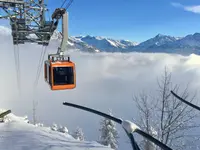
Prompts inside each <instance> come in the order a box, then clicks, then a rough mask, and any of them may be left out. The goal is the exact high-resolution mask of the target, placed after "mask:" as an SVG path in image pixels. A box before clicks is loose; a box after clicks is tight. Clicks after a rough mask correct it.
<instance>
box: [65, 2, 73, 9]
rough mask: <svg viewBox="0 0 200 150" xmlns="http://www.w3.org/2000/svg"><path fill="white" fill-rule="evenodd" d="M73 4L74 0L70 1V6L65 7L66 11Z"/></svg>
mask: <svg viewBox="0 0 200 150" xmlns="http://www.w3.org/2000/svg"><path fill="white" fill-rule="evenodd" d="M72 2H73V0H70V1H69V3H68V4H67V5H66V7H65V9H66V10H67V9H68V8H69V7H70V6H71V4H72Z"/></svg>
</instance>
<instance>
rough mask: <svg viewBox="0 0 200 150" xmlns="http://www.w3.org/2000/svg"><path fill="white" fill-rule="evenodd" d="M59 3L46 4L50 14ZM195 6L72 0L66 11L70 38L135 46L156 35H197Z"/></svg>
mask: <svg viewBox="0 0 200 150" xmlns="http://www.w3.org/2000/svg"><path fill="white" fill-rule="evenodd" d="M62 1H63V0H48V5H49V8H50V10H51V11H50V13H52V12H53V10H54V9H55V8H57V7H60V5H61V4H62ZM68 1H69V0H68ZM198 5H199V6H200V1H199V0H174V1H171V0H74V2H73V4H72V5H71V7H70V8H69V9H68V11H69V34H70V35H72V36H76V35H88V34H89V35H94V36H105V37H110V38H115V39H127V40H132V41H136V42H141V41H144V40H147V39H149V38H151V37H153V36H155V35H157V34H158V33H160V34H167V35H172V36H185V35H187V34H193V33H195V32H200V31H199V30H200V23H199V20H200V7H197V6H198Z"/></svg>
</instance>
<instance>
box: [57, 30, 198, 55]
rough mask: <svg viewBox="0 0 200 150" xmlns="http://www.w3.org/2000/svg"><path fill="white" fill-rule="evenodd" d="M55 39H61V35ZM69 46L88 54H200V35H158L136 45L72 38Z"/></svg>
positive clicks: (94, 37) (88, 37)
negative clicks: (134, 52)
mask: <svg viewBox="0 0 200 150" xmlns="http://www.w3.org/2000/svg"><path fill="white" fill-rule="evenodd" d="M56 36H57V37H54V39H61V36H60V35H59V34H56ZM68 45H69V47H70V48H72V49H79V50H81V51H87V52H133V51H136V52H153V53H155V52H165V53H178V54H187V55H188V54H192V53H195V54H199V53H200V33H195V34H193V35H192V34H191V35H187V36H185V37H173V36H169V35H163V34H158V35H156V36H155V37H153V38H150V39H148V40H146V41H144V42H141V43H136V42H131V41H128V40H114V39H110V38H105V37H99V36H89V35H87V36H75V37H70V38H69V42H68Z"/></svg>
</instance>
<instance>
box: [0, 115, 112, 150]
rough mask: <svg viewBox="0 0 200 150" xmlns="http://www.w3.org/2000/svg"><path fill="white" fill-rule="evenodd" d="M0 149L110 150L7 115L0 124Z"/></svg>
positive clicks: (95, 143)
mask: <svg viewBox="0 0 200 150" xmlns="http://www.w3.org/2000/svg"><path fill="white" fill-rule="evenodd" d="M0 149H2V150H22V149H23V150H36V149H37V150H86V149H87V150H97V149H98V150H111V149H110V148H108V147H104V146H102V145H100V144H98V143H97V142H86V141H78V140H75V139H74V138H73V137H72V136H71V135H69V134H67V133H61V132H58V131H52V130H51V129H50V128H48V127H38V126H35V125H32V124H30V123H28V120H27V119H24V118H23V117H17V116H15V115H14V114H9V115H7V116H6V117H5V122H4V123H0Z"/></svg>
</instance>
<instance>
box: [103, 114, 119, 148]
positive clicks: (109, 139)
mask: <svg viewBox="0 0 200 150" xmlns="http://www.w3.org/2000/svg"><path fill="white" fill-rule="evenodd" d="M110 115H112V113H111V111H110ZM100 125H101V128H100V129H99V131H100V132H101V135H100V139H99V143H100V144H102V145H105V146H110V147H111V148H113V149H117V148H118V141H117V139H118V138H119V137H118V132H117V129H116V124H115V122H113V121H112V120H110V119H107V118H104V119H103V120H101V122H100Z"/></svg>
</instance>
